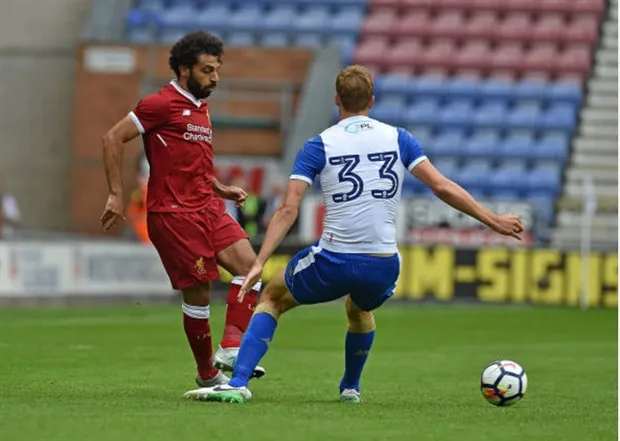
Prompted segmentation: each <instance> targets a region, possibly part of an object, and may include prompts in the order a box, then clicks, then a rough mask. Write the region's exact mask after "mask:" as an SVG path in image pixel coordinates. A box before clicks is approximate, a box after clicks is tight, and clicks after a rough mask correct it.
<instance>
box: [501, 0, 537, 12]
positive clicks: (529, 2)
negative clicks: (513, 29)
mask: <svg viewBox="0 0 620 441" xmlns="http://www.w3.org/2000/svg"><path fill="white" fill-rule="evenodd" d="M505 2H506V8H507V10H508V11H509V12H510V13H515V12H516V13H523V12H525V13H537V12H538V5H539V2H538V0H505Z"/></svg>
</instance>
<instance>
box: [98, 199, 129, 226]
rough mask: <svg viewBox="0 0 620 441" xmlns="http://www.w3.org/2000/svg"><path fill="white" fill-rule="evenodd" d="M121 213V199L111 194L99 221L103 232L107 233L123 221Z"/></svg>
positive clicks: (123, 217)
mask: <svg viewBox="0 0 620 441" xmlns="http://www.w3.org/2000/svg"><path fill="white" fill-rule="evenodd" d="M123 211H124V210H123V197H122V196H119V195H113V194H111V195H109V196H108V201H107V202H106V204H105V209H104V210H103V214H102V215H101V219H100V221H101V226H102V227H103V231H108V230H109V229H110V228H112V227H113V226H115V225H116V224H117V223H118V222H119V221H121V220H125V216H124V215H123Z"/></svg>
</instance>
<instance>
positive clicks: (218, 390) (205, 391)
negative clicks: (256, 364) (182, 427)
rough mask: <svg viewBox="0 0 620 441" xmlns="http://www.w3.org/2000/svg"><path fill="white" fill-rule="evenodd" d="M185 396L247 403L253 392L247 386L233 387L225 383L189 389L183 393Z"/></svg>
mask: <svg viewBox="0 0 620 441" xmlns="http://www.w3.org/2000/svg"><path fill="white" fill-rule="evenodd" d="M183 398H186V399H188V400H196V401H217V402H220V403H245V402H246V401H248V400H250V399H251V398H252V392H250V389H248V388H247V387H233V386H230V385H228V384H223V385H219V386H215V387H201V388H200V389H194V390H190V391H187V392H185V394H183Z"/></svg>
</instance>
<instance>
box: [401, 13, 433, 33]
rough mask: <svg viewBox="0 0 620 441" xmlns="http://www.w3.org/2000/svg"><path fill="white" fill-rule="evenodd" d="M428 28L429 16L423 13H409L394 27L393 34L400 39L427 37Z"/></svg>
mask: <svg viewBox="0 0 620 441" xmlns="http://www.w3.org/2000/svg"><path fill="white" fill-rule="evenodd" d="M429 28H430V19H429V15H428V13H427V12H425V11H417V12H411V13H409V14H407V15H405V16H404V17H403V18H402V19H401V20H400V21H399V22H398V23H396V24H395V26H394V30H393V32H394V34H396V35H398V36H402V37H427V36H428V32H429Z"/></svg>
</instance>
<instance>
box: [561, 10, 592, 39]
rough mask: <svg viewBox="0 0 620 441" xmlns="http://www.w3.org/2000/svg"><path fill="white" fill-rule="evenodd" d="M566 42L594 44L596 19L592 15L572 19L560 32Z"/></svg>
mask: <svg viewBox="0 0 620 441" xmlns="http://www.w3.org/2000/svg"><path fill="white" fill-rule="evenodd" d="M562 39H563V40H564V41H566V42H579V43H587V44H594V43H596V42H597V41H598V20H597V19H596V18H594V17H587V16H586V17H579V18H575V19H573V20H572V21H571V22H570V24H569V25H568V26H566V27H565V28H564V30H563V33H562Z"/></svg>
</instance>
